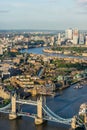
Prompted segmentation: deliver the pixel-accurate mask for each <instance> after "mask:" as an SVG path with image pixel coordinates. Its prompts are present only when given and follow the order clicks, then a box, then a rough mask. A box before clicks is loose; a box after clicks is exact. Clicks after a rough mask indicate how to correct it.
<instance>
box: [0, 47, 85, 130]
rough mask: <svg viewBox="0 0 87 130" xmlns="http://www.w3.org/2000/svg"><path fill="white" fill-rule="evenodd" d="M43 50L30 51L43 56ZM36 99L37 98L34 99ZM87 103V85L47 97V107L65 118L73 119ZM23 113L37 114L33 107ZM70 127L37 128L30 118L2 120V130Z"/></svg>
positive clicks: (42, 129) (44, 128)
mask: <svg viewBox="0 0 87 130" xmlns="http://www.w3.org/2000/svg"><path fill="white" fill-rule="evenodd" d="M41 50H42V48H41V49H40V48H33V49H29V50H28V51H29V52H30V53H36V52H37V53H38V54H42V51H41ZM33 98H35V97H33ZM84 102H87V84H85V85H83V88H81V89H74V85H72V86H71V87H69V88H67V89H65V90H63V91H61V92H60V94H59V95H58V96H56V97H47V99H46V103H47V106H48V107H49V108H50V109H51V110H52V111H53V112H55V113H56V114H57V115H59V116H61V117H64V118H71V117H72V116H73V115H75V114H77V113H78V111H79V106H80V105H81V104H82V103H84ZM22 109H23V111H27V112H30V113H31V112H32V113H35V112H36V108H35V107H33V106H27V105H25V106H24V105H23V106H22ZM69 129H70V126H67V125H63V124H59V123H55V122H50V121H48V122H47V123H45V124H43V125H40V126H36V125H35V124H34V120H33V119H31V118H28V117H22V118H20V119H16V120H12V121H10V120H9V119H8V118H5V117H1V118H0V130H69Z"/></svg>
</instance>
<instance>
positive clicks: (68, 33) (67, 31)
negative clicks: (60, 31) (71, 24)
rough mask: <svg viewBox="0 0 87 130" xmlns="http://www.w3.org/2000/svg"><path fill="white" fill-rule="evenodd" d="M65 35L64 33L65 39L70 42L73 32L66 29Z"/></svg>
mask: <svg viewBox="0 0 87 130" xmlns="http://www.w3.org/2000/svg"><path fill="white" fill-rule="evenodd" d="M65 33H66V39H70V40H72V38H73V30H72V29H67V30H66V32H65Z"/></svg>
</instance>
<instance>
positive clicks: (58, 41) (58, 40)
mask: <svg viewBox="0 0 87 130" xmlns="http://www.w3.org/2000/svg"><path fill="white" fill-rule="evenodd" d="M57 45H61V34H60V33H58V39H57Z"/></svg>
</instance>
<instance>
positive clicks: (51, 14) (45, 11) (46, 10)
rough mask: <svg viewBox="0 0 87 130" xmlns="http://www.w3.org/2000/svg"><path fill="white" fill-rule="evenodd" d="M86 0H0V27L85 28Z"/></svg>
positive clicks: (40, 28)
mask: <svg viewBox="0 0 87 130" xmlns="http://www.w3.org/2000/svg"><path fill="white" fill-rule="evenodd" d="M86 14H87V0H26V1H23V0H3V1H0V30H20V29H22V30H25V29H28V30H65V29H67V28H75V27H77V28H78V29H79V30H87V23H86V21H87V17H86Z"/></svg>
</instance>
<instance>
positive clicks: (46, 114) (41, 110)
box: [0, 94, 83, 126]
mask: <svg viewBox="0 0 87 130" xmlns="http://www.w3.org/2000/svg"><path fill="white" fill-rule="evenodd" d="M18 104H27V105H33V106H35V107H36V108H37V113H36V114H33V113H29V112H23V111H21V110H19V111H17V106H18ZM8 108H10V109H9V110H7V109H8ZM0 112H2V113H7V114H9V119H10V120H12V119H16V118H17V117H18V116H26V117H31V118H33V119H34V120H35V124H36V125H38V124H42V123H43V122H44V121H46V120H47V121H53V122H58V123H62V124H66V125H72V126H74V124H75V123H74V118H73V122H72V118H69V119H64V118H62V117H60V116H58V115H56V114H55V113H54V112H53V111H52V110H50V109H49V107H48V106H47V105H46V103H45V101H44V100H43V99H42V97H39V98H38V99H37V101H32V100H24V99H19V98H17V96H16V94H13V95H12V96H11V103H10V104H9V105H7V106H6V107H3V108H0ZM76 121H77V123H78V126H82V125H83V122H82V121H81V119H79V117H77V119H76ZM71 122H72V123H71Z"/></svg>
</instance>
